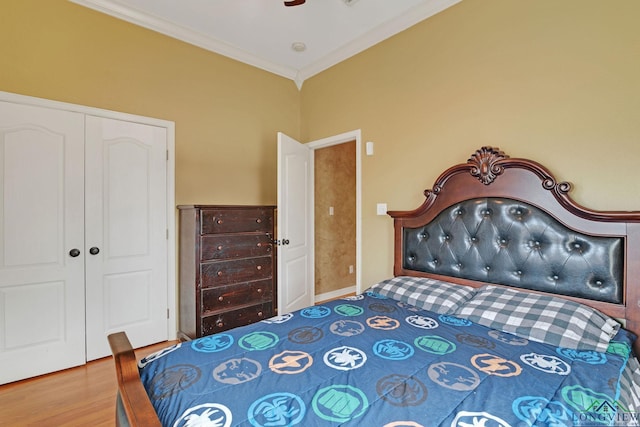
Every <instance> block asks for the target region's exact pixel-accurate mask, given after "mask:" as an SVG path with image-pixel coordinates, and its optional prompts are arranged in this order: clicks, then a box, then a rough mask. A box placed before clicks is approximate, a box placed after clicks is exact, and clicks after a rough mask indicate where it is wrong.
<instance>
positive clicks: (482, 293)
mask: <svg viewBox="0 0 640 427" xmlns="http://www.w3.org/2000/svg"><path fill="white" fill-rule="evenodd" d="M455 316H456V317H460V318H463V319H467V320H471V321H472V322H474V323H478V324H480V325H484V326H487V327H489V328H493V329H498V330H501V331H504V332H509V333H512V334H514V335H517V336H520V337H524V338H528V339H530V340H532V341H538V342H543V343H547V344H551V345H555V346H558V347H565V348H570V349H576V350H593V351H598V352H605V351H607V347H608V345H609V341H610V340H611V338H613V337H614V336H615V334H616V332H617V331H618V329H619V328H620V325H619V324H618V323H617V322H616V321H615V320H613V319H611V318H609V317H607V316H606V315H604V314H602V313H600V312H599V311H597V310H594V309H592V308H589V307H587V306H585V305H582V304H579V303H576V302H573V301H569V300H565V299H562V298H556V297H553V296H550V295H539V294H533V293H527V292H520V291H516V290H513V289H506V288H501V287H496V286H483V287H482V288H480V289H478V290H477V292H476V294H475V296H474V297H473V298H472V299H471V300H470V301H469V302H467V303H466V304H465V305H464V306H462V307H460V308H459V309H458V311H457V312H456V313H455Z"/></svg>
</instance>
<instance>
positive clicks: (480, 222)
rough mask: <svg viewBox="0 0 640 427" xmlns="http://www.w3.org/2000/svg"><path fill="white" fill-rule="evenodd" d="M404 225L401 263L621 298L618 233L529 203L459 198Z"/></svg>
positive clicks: (608, 298) (461, 275) (520, 285)
mask: <svg viewBox="0 0 640 427" xmlns="http://www.w3.org/2000/svg"><path fill="white" fill-rule="evenodd" d="M403 232H404V236H403V241H404V250H403V253H404V261H403V263H404V268H405V269H409V270H415V271H422V272H428V273H434V274H439V275H444V276H452V277H459V278H464V279H471V280H477V281H481V282H485V283H495V284H502V285H509V286H514V287H518V288H524V289H533V290H538V291H545V292H551V293H556V294H561V295H569V296H574V297H580V298H587V299H593V300H596V301H607V302H612V303H618V304H619V303H622V301H623V291H624V287H623V285H624V280H623V278H624V275H623V265H624V241H623V239H622V238H621V237H597V236H589V235H586V234H583V233H579V232H576V231H575V230H572V229H570V228H568V227H566V226H564V225H563V224H561V223H560V222H559V221H558V220H556V219H555V218H553V217H552V216H551V215H549V214H547V213H546V212H544V211H543V210H541V209H539V208H537V207H535V206H531V205H529V204H527V203H523V202H520V201H515V200H511V199H506V198H501V197H491V198H487V197H485V198H478V199H469V200H464V201H461V202H459V203H456V204H454V205H452V206H450V207H448V208H447V209H445V210H443V211H442V212H440V213H439V214H438V215H437V216H436V217H435V218H434V219H433V220H432V221H430V222H429V223H428V224H426V225H424V226H420V227H416V228H409V227H407V228H404V231H403Z"/></svg>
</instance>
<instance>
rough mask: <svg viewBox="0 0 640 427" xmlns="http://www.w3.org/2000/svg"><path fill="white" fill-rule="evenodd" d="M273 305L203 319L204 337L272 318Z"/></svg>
mask: <svg viewBox="0 0 640 427" xmlns="http://www.w3.org/2000/svg"><path fill="white" fill-rule="evenodd" d="M272 310H273V305H272V304H271V303H265V304H258V305H253V306H251V307H246V308H242V309H240V310H234V311H227V312H225V313H220V314H216V315H213V316H207V317H203V318H202V335H211V334H215V333H217V332H221V331H226V330H227V329H231V328H235V327H237V326H243V325H248V324H249V323H255V322H259V321H261V320H263V319H268V318H269V317H271V316H272V315H273V314H272Z"/></svg>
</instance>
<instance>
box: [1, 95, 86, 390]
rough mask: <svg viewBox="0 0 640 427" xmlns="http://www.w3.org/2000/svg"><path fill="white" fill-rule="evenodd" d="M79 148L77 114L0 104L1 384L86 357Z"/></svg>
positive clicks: (79, 116)
mask: <svg viewBox="0 0 640 427" xmlns="http://www.w3.org/2000/svg"><path fill="white" fill-rule="evenodd" d="M83 146H84V117H83V115H82V114H78V113H72V112H67V111H60V110H54V109H48V108H42V107H34V106H27V105H21V104H15V103H10V102H0V194H1V195H2V197H0V314H1V315H0V366H2V369H0V383H7V382H11V381H16V380H19V379H23V378H28V377H32V376H36V375H40V374H44V373H47V372H51V371H55V370H60V369H65V368H69V367H72V366H76V365H80V364H83V363H84V361H85V349H84V338H85V329H84V307H85V306H84V252H83V251H84V247H83V245H84V242H83V236H84V223H83V221H84V153H83ZM73 249H76V250H78V252H77V253H76V252H72V250H73ZM71 254H73V255H75V256H72V255H71Z"/></svg>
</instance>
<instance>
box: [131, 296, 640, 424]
mask: <svg viewBox="0 0 640 427" xmlns="http://www.w3.org/2000/svg"><path fill="white" fill-rule="evenodd" d="M630 340H631V336H630V335H629V334H628V333H627V332H626V331H623V330H622V331H621V332H620V333H619V334H618V336H617V337H616V338H615V339H614V342H612V345H610V347H609V350H608V351H607V353H597V352H592V351H576V350H568V349H563V348H555V347H552V346H549V345H546V344H541V343H536V342H530V341H527V340H526V339H523V338H519V337H516V336H514V335H509V334H506V333H503V332H500V331H496V330H491V329H488V328H485V327H483V326H480V325H476V324H473V323H471V322H469V321H466V320H462V319H457V318H455V317H451V316H445V315H438V314H436V313H432V312H429V311H422V310H419V309H417V308H415V307H412V306H407V305H405V304H403V303H400V302H397V301H395V300H392V299H386V298H384V297H381V296H379V295H377V294H374V293H366V294H363V295H359V296H356V297H352V298H347V299H342V300H337V301H332V302H329V303H326V304H323V305H320V306H314V307H310V308H306V309H304V310H300V311H297V312H294V313H291V314H286V315H282V316H279V317H275V318H272V319H269V320H265V321H263V322H260V323H256V324H253V325H249V326H246V327H242V328H238V329H234V330H231V331H228V332H224V333H220V334H217V335H212V336H207V337H203V338H200V339H197V340H194V341H191V342H184V343H180V344H178V345H176V346H173V347H169V348H167V349H165V350H163V351H160V352H158V353H155V354H153V355H151V356H149V357H147V358H145V359H143V360H141V362H140V375H141V378H142V381H143V383H144V385H145V387H146V389H147V391H148V393H149V396H150V398H151V400H152V402H153V405H154V407H155V409H156V411H157V413H158V415H159V417H160V419H161V421H162V423H163V425H165V426H221V427H222V426H254V427H267V426H269V427H271V426H295V425H299V426H304V427H307V426H331V425H336V426H337V425H344V426H366V427H372V426H385V427H392V426H393V427H409V426H413V427H416V426H435V425H445V426H461V427H463V426H464V427H466V426H474V427H475V426H477V427H480V426H483V427H492V426H514V427H515V426H531V425H536V426H542V425H544V426H547V425H551V426H566V425H610V424H615V423H617V424H618V425H621V424H622V423H623V422H624V421H625V420H627V421H628V418H629V417H632V416H633V415H635V414H634V413H631V412H630V411H628V410H627V409H626V408H624V407H623V405H622V404H621V403H620V402H619V394H620V390H619V387H620V386H619V381H620V376H621V371H622V369H623V368H624V366H625V364H626V362H627V359H628V357H629V348H630Z"/></svg>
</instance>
